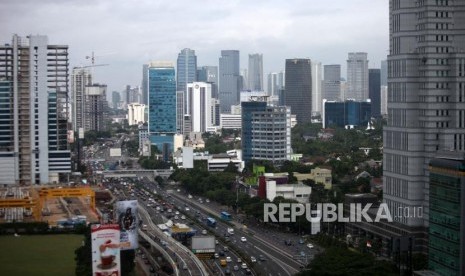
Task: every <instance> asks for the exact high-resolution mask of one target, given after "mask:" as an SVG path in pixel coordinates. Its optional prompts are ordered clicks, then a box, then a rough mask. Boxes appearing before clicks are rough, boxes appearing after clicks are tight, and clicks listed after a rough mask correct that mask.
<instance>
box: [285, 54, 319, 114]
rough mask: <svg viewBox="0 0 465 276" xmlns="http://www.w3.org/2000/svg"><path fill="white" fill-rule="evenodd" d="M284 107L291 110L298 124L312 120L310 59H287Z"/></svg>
mask: <svg viewBox="0 0 465 276" xmlns="http://www.w3.org/2000/svg"><path fill="white" fill-rule="evenodd" d="M285 78H286V80H285V86H286V88H285V91H284V105H286V106H289V107H290V108H291V112H292V114H295V115H296V117H297V123H306V122H310V121H311V119H312V66H311V61H310V59H286V76H285Z"/></svg>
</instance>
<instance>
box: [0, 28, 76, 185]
mask: <svg viewBox="0 0 465 276" xmlns="http://www.w3.org/2000/svg"><path fill="white" fill-rule="evenodd" d="M68 64H69V61H68V46H67V45H50V44H48V38H47V37H46V36H41V35H30V36H27V37H26V38H24V37H19V36H17V35H14V36H13V39H12V43H11V44H6V45H4V46H0V99H1V102H2V112H1V113H2V120H0V179H1V182H2V183H3V184H20V185H31V184H49V183H53V182H58V181H59V180H60V175H64V174H66V173H70V172H71V154H70V151H69V149H68V142H67V130H68V129H67V127H68V110H67V109H68V108H69V105H68V97H69V95H68V84H69V83H68V82H69V71H68V70H69V69H68Z"/></svg>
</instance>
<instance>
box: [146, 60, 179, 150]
mask: <svg viewBox="0 0 465 276" xmlns="http://www.w3.org/2000/svg"><path fill="white" fill-rule="evenodd" d="M148 77H149V87H148V88H149V133H150V141H151V142H152V144H154V145H155V146H157V148H158V149H159V150H163V149H167V146H168V148H169V150H170V151H172V150H173V136H174V134H175V133H176V75H175V70H174V66H173V64H172V63H170V62H152V63H151V65H150V66H149V68H148ZM164 156H167V154H166V153H164Z"/></svg>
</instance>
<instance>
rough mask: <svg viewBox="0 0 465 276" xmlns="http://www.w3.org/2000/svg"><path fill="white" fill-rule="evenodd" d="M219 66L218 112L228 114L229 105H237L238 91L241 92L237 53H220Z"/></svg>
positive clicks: (226, 51)
mask: <svg viewBox="0 0 465 276" xmlns="http://www.w3.org/2000/svg"><path fill="white" fill-rule="evenodd" d="M219 64H220V66H219V87H218V99H219V100H220V111H221V113H230V112H231V105H236V104H238V103H239V91H241V83H240V80H241V78H240V75H239V51H237V50H223V51H221V57H220V59H219Z"/></svg>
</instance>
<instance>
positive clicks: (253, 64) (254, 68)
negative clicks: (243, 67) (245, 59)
mask: <svg viewBox="0 0 465 276" xmlns="http://www.w3.org/2000/svg"><path fill="white" fill-rule="evenodd" d="M247 89H249V90H252V91H263V90H264V87H263V55H262V54H252V55H249V71H248V86H247Z"/></svg>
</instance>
